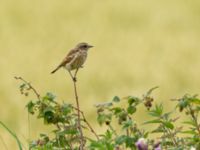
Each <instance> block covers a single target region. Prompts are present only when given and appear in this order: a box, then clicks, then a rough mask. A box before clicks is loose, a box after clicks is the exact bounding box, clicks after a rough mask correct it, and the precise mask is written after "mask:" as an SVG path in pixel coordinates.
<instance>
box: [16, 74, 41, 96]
mask: <svg viewBox="0 0 200 150" xmlns="http://www.w3.org/2000/svg"><path fill="white" fill-rule="evenodd" d="M14 78H15V79H16V80H21V81H23V82H24V83H25V84H27V85H28V86H29V88H30V89H31V90H32V91H33V92H34V93H35V95H36V96H37V98H38V100H40V94H39V93H38V92H37V90H36V89H35V88H34V87H33V86H32V85H31V83H30V82H28V81H26V80H25V79H23V78H22V77H16V76H15V77H14Z"/></svg>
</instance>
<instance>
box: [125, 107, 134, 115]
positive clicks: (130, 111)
mask: <svg viewBox="0 0 200 150" xmlns="http://www.w3.org/2000/svg"><path fill="white" fill-rule="evenodd" d="M127 112H128V113H129V114H131V115H132V114H133V113H135V112H136V107H135V106H129V107H128V108H127Z"/></svg>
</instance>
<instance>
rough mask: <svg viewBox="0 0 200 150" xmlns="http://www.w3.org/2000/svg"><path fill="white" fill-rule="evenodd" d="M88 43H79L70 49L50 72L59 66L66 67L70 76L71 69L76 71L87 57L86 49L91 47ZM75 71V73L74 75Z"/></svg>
mask: <svg viewBox="0 0 200 150" xmlns="http://www.w3.org/2000/svg"><path fill="white" fill-rule="evenodd" d="M92 47H93V46H92V45H89V44H88V43H79V44H77V45H76V47H75V48H73V49H71V50H70V51H69V53H68V54H67V56H66V57H65V58H64V59H63V61H62V62H61V63H60V64H59V65H58V66H57V67H56V68H55V69H54V70H53V71H52V72H51V73H55V72H56V71H57V70H58V69H60V68H61V67H64V68H65V69H67V70H68V71H69V73H70V75H71V77H72V74H71V72H70V71H71V70H74V69H76V73H77V71H78V69H79V68H80V67H82V65H83V64H84V62H85V60H86V58H87V52H88V49H90V48H92ZM76 73H75V75H76Z"/></svg>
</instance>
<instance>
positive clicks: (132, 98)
mask: <svg viewBox="0 0 200 150" xmlns="http://www.w3.org/2000/svg"><path fill="white" fill-rule="evenodd" d="M139 101H140V99H139V98H137V97H134V96H129V97H128V104H129V105H132V104H133V103H139Z"/></svg>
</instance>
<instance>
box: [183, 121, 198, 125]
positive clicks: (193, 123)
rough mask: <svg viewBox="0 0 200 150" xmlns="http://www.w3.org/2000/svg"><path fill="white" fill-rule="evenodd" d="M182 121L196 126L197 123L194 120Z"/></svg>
mask: <svg viewBox="0 0 200 150" xmlns="http://www.w3.org/2000/svg"><path fill="white" fill-rule="evenodd" d="M182 123H184V124H188V125H191V126H196V124H195V122H194V121H192V120H191V121H184V122H182Z"/></svg>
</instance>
